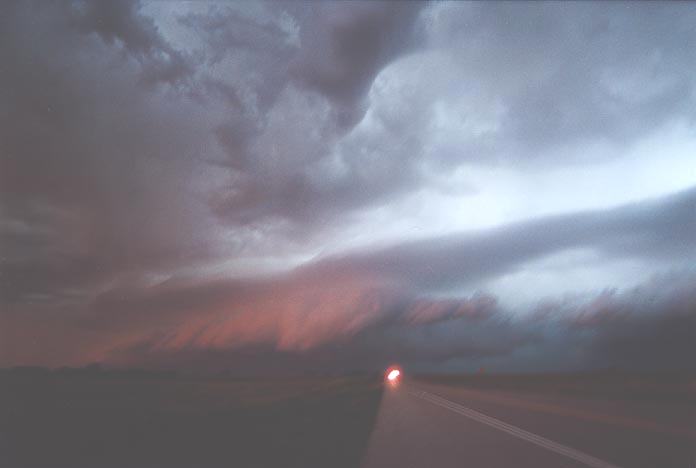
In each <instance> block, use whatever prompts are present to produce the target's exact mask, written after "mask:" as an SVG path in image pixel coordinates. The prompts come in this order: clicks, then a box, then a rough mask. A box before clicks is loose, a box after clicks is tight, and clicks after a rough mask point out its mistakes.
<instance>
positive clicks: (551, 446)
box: [409, 390, 620, 468]
mask: <svg viewBox="0 0 696 468" xmlns="http://www.w3.org/2000/svg"><path fill="white" fill-rule="evenodd" d="M409 393H410V394H411V395H413V396H416V397H418V398H421V399H423V400H426V401H429V402H430V403H433V404H435V405H438V406H441V407H443V408H446V409H448V410H450V411H453V412H455V413H457V414H460V415H462V416H466V417H467V418H470V419H473V420H474V421H478V422H480V423H483V424H486V425H488V426H491V427H493V428H495V429H498V430H500V431H503V432H506V433H508V434H510V435H514V436H515V437H518V438H520V439H523V440H526V441H527V442H531V443H532V444H535V445H538V446H539V447H543V448H545V449H547V450H550V451H552V452H556V453H558V454H560V455H565V456H566V457H568V458H572V459H573V460H576V461H579V462H581V463H584V464H585V465H587V466H591V467H593V468H620V467H618V466H617V465H614V464H612V463H609V462H606V461H604V460H600V459H599V458H596V457H593V456H592V455H588V454H586V453H584V452H581V451H579V450H576V449H574V448H571V447H568V446H565V445H562V444H559V443H558V442H554V441H552V440H550V439H547V438H545V437H541V436H540V435H537V434H534V433H532V432H529V431H525V430H524V429H521V428H519V427H517V426H513V425H512V424H508V423H506V422H504V421H501V420H499V419H496V418H492V417H490V416H487V415H485V414H483V413H480V412H478V411H476V410H473V409H471V408H467V407H466V406H462V405H460V404H459V403H455V402H453V401H450V400H448V399H446V398H443V397H441V396H439V395H436V394H434V393H430V392H426V391H423V390H418V391H411V390H409Z"/></svg>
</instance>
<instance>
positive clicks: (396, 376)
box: [385, 367, 402, 385]
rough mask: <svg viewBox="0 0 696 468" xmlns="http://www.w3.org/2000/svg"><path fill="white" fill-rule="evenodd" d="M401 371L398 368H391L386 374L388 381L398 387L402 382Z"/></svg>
mask: <svg viewBox="0 0 696 468" xmlns="http://www.w3.org/2000/svg"><path fill="white" fill-rule="evenodd" d="M401 375H402V373H401V369H399V368H398V367H390V368H389V369H387V372H386V374H385V378H386V381H387V382H388V383H390V384H392V385H396V384H398V383H399V382H400V381H401Z"/></svg>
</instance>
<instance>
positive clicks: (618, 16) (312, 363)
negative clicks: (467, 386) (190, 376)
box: [0, 1, 696, 374]
mask: <svg viewBox="0 0 696 468" xmlns="http://www.w3.org/2000/svg"><path fill="white" fill-rule="evenodd" d="M695 24H696V5H694V4H690V3H687V2H683V3H682V2H674V3H671V2H670V3H649V2H637V3H622V2H609V3H603V2H590V3H582V2H570V3H544V2H533V3H522V2H513V3H492V2H474V3H464V2H456V3H446V2H434V3H415V2H413V3H409V2H388V3H376V2H371V3H358V2H336V3H295V2H280V3H260V2H259V3H255V2H240V3H227V2H146V1H144V2H132V1H122V2H107V1H87V2H82V1H73V2H69V1H65V2H42V1H35V2H34V1H21V2H20V1H6V2H2V3H1V4H0V67H1V70H2V73H0V367H9V366H17V365H40V366H49V367H60V366H81V365H86V364H89V363H93V362H100V363H103V364H104V365H107V366H114V367H144V368H169V369H181V370H187V371H201V372H209V371H211V372H218V371H228V372H233V373H239V374H268V373H280V372H296V373H314V372H348V371H350V372H352V371H366V370H367V371H370V370H379V369H383V368H386V367H387V366H388V365H390V364H392V363H399V364H401V365H403V366H404V367H405V368H406V369H409V370H414V371H426V372H471V371H476V370H477V369H480V368H482V367H483V368H485V369H487V370H491V371H499V372H541V371H562V370H571V371H573V370H592V369H606V368H622V369H623V368H626V369H637V370H672V369H681V370H683V369H690V370H694V369H695V368H696V367H695V366H696V364H695V362H696V361H694V360H693V356H694V355H696V74H694V68H695V67H696V28H694V25H695Z"/></svg>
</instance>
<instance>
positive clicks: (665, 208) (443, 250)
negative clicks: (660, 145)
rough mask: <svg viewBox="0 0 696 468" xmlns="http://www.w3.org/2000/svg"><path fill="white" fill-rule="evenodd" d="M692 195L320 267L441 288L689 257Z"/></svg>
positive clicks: (694, 221)
mask: <svg viewBox="0 0 696 468" xmlns="http://www.w3.org/2000/svg"><path fill="white" fill-rule="evenodd" d="M695 236H696V189H690V190H687V191H685V192H682V193H679V194H676V195H672V196H669V197H666V198H664V199H659V200H653V201H649V202H643V203H640V204H634V205H628V206H624V207H621V208H617V209H613V210H607V211H597V212H586V213H576V214H571V215H558V216H552V217H547V218H542V219H537V220H532V221H524V222H521V223H516V224H512V225H506V226H504V227H500V228H496V229H492V230H485V231H481V232H478V233H474V234H464V235H462V234H455V235H449V236H445V237H441V238H436V239H426V240H420V241H414V242H410V243H405V244H402V245H397V246H394V247H389V248H386V249H381V250H374V251H368V252H358V253H356V254H355V255H352V256H348V257H337V258H335V259H326V260H324V261H322V262H319V263H318V264H317V265H315V266H310V267H309V269H310V270H311V269H313V268H316V269H317V270H318V271H317V276H320V275H321V274H322V272H323V271H332V270H334V269H339V270H340V269H343V270H348V271H350V270H352V269H354V270H355V271H356V272H358V273H359V274H366V273H369V274H372V275H379V276H382V277H388V278H393V279H395V280H398V281H399V282H400V283H402V284H408V285H409V287H413V288H419V289H422V290H428V289H431V288H432V289H436V290H437V289H446V288H449V287H456V286H460V285H466V284H467V283H475V282H477V281H479V280H481V279H482V278H486V277H490V276H493V275H496V274H500V273H504V272H507V271H510V270H514V269H515V268H516V267H517V266H518V265H520V264H523V263H525V262H528V261H531V260H533V259H535V258H537V257H541V256H546V255H550V254H553V253H556V252H559V251H563V250H568V249H573V248H591V249H596V250H598V251H600V252H601V253H602V254H603V256H604V257H605V258H611V257H615V256H625V257H629V258H631V257H642V258H647V259H651V260H653V259H663V258H666V259H671V260H674V259H680V258H692V257H693V256H694V238H695Z"/></svg>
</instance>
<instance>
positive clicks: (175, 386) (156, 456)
mask: <svg viewBox="0 0 696 468" xmlns="http://www.w3.org/2000/svg"><path fill="white" fill-rule="evenodd" d="M86 374H89V373H86ZM381 393H382V387H381V379H380V378H367V377H349V378H307V379H299V380H298V379H295V380H292V379H284V380H253V381H252V380H246V381H245V380H237V381H235V380H231V379H183V378H176V377H171V376H150V375H147V374H140V375H108V374H105V375H79V374H71V375H59V374H57V373H48V372H0V467H3V468H5V467H8V468H9V467H13V468H24V467H44V468H49V467H51V468H54V467H55V468H62V467H65V468H67V467H71V468H101V467H119V468H145V467H148V468H149V467H191V468H194V467H195V468H212V467H221V466H224V467H227V468H229V467H303V468H308V467H354V466H358V465H359V464H360V461H361V458H362V456H363V452H364V450H365V446H366V443H367V440H368V438H369V436H370V433H371V429H372V426H373V424H374V418H375V415H376V412H377V408H378V405H379V401H380V397H381Z"/></svg>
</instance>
